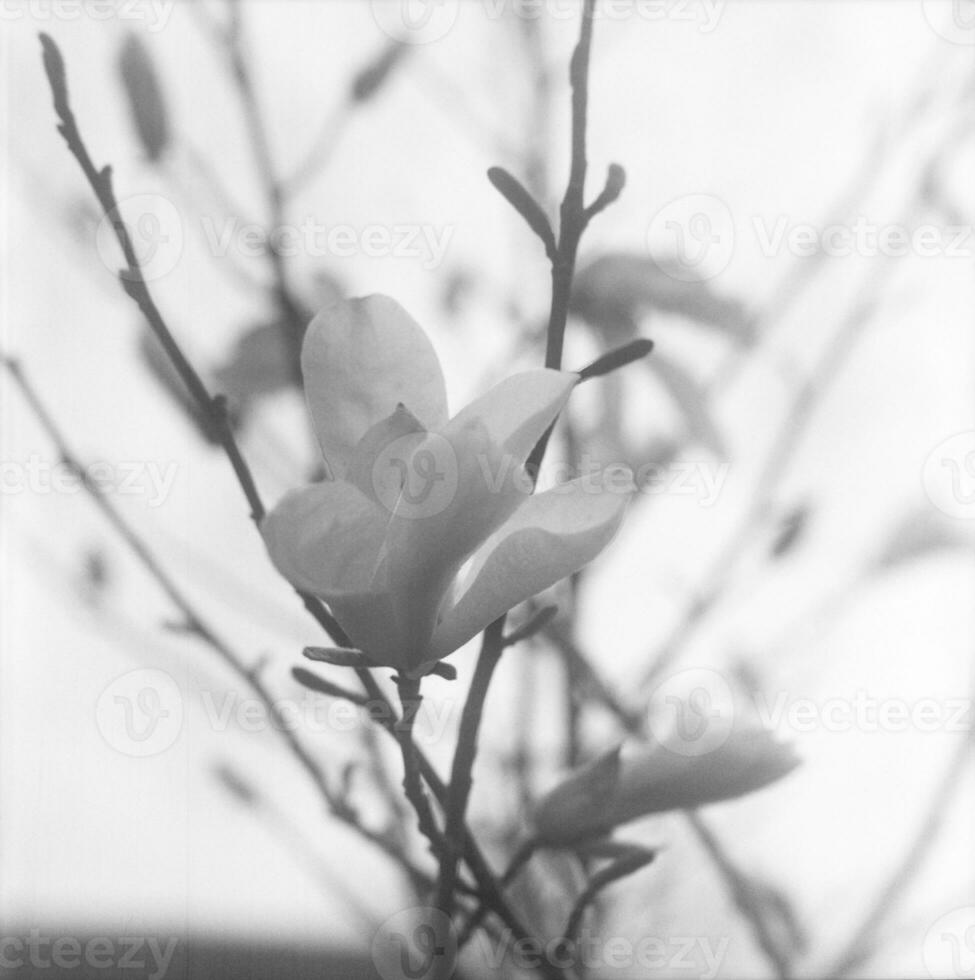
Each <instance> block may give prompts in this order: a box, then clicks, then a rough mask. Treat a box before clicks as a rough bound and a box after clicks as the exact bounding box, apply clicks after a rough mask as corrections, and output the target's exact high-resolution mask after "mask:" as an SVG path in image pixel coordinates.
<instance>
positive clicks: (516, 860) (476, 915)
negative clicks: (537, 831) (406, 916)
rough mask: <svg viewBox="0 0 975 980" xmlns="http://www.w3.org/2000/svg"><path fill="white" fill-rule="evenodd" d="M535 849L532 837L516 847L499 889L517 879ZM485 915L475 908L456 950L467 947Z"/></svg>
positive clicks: (483, 911) (463, 929)
mask: <svg viewBox="0 0 975 980" xmlns="http://www.w3.org/2000/svg"><path fill="white" fill-rule="evenodd" d="M537 849H538V844H537V842H536V841H535V839H534V838H533V837H530V838H528V840H526V841H524V842H523V843H522V844H521V845H520V846H519V847H518V850H516V851H515V853H514V856H513V857H512V858H511V860H510V861H509V862H508V867H507V868H506V869H505V871H504V874H503V875H502V876H501V878H500V880H499V881H498V884H499V885H500V886H501V888H507V887H508V886H509V885H510V884H511V883H512V882H513V881H514V880H515V878H517V877H518V875H519V873H520V872H521V869H522V868H523V867H524V866H525V865H526V864H527V863H528V862H529V861H530V860H531V858H532V856H533V855H534V854H535V851H536V850H537ZM486 914H487V910H486V909H485V908H484V906H483V905H482V906H480V907H479V908H476V909H475V910H474V911H473V913H472V914H471V915H470V916H469V917H468V919H467V922H465V923H464V927H463V928H462V929H461V930H460V934H459V936H458V937H457V947H458V949H463V948H464V946H466V945H467V943H468V942H469V941H470V939H471V937H472V936H473V935H474V933H475V932H476V931H477V929H478V928H479V927H480V925H481V923H482V922H483V921H484V916H485V915H486Z"/></svg>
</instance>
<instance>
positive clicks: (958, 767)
mask: <svg viewBox="0 0 975 980" xmlns="http://www.w3.org/2000/svg"><path fill="white" fill-rule="evenodd" d="M971 762H972V738H971V734H970V733H966V734H965V736H964V737H963V738H962V739H961V740H960V741H959V743H958V745H957V746H956V748H955V751H954V752H953V753H952V756H951V759H950V760H949V762H948V766H947V768H946V769H945V772H944V775H943V776H942V777H941V781H940V782H939V783H938V786H937V788H936V789H935V791H934V793H933V794H932V796H931V799H930V802H929V803H928V806H927V810H926V812H925V814H924V818H923V819H922V820H921V824H920V826H919V827H918V829H917V833H916V834H915V836H914V839H913V841H912V842H911V844H910V846H909V847H908V848H907V851H906V853H905V854H904V857H903V858H902V859H901V862H900V864H899V865H898V867H897V868H896V869H895V870H894V873H893V874H892V875H891V876H890V878H889V879H888V880H887V882H886V883H885V884H884V886H883V887H882V888H881V889H880V891H879V893H878V894H877V897H876V898H875V899H874V901H873V904H872V906H871V907H870V911H869V912H868V913H867V915H866V917H865V918H864V919H863V921H862V922H861V923H860V925H859V926H858V927H857V929H856V931H855V932H854V933H853V936H852V938H851V939H849V940H848V941H847V943H846V944H845V945H844V947H843V950H842V952H840V954H839V955H838V956H837V957H836V959H835V961H834V962H833V965H832V966H830V967H828V968H827V969H826V970H825V971H824V972H823V976H828V977H843V976H846V975H847V974H849V973H851V972H852V971H853V970H856V969H857V968H859V967H860V966H861V965H862V964H863V962H864V960H866V959H867V957H869V956H870V954H871V952H872V951H873V944H874V941H875V937H876V935H877V932H878V931H879V929H880V927H881V925H883V922H884V920H885V919H886V918H887V917H888V916H889V915H890V913H891V911H892V910H893V908H895V907H896V905H897V901H898V899H900V898H901V896H902V895H903V894H904V892H905V891H906V889H907V886H908V884H910V881H911V879H912V878H914V876H915V875H916V874H917V873H918V872H919V871H920V870H921V868H922V867H923V866H924V861H925V859H926V858H927V856H928V852H929V851H930V850H931V847H932V846H933V845H934V842H935V841H936V840H937V839H938V831H939V830H940V829H941V824H942V823H943V822H944V817H945V814H946V813H947V811H948V803H949V801H950V799H951V797H952V796H953V795H954V794H955V793H956V792H957V791H958V789H959V788H960V787H961V776H962V774H963V773H964V771H965V767H966V766H969V765H971Z"/></svg>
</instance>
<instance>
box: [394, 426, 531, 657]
mask: <svg viewBox="0 0 975 980" xmlns="http://www.w3.org/2000/svg"><path fill="white" fill-rule="evenodd" d="M405 476H406V483H405V485H404V487H403V491H402V494H401V496H400V499H399V500H398V501H397V504H396V508H395V511H394V513H393V515H392V517H391V521H390V525H389V532H388V534H387V551H386V566H385V572H386V585H387V587H388V589H389V591H390V593H391V595H392V599H393V604H394V607H395V608H396V610H397V614H398V616H399V618H400V622H401V623H402V624H403V627H404V636H405V638H406V639H407V642H408V645H409V647H410V649H411V651H412V652H411V656H414V655H415V657H416V658H418V659H417V660H416V664H420V663H423V662H425V661H426V660H429V659H430V639H431V636H432V633H433V629H434V625H435V624H436V619H437V612H438V610H439V608H440V606H441V604H442V602H443V599H444V597H445V595H446V594H447V592H448V590H449V589H450V586H451V585H452V583H453V580H454V577H455V576H456V574H457V572H458V570H459V569H460V567H461V565H463V563H464V562H465V561H466V560H467V559H468V558H469V557H470V556H471V555H472V554H473V553H474V551H475V550H476V549H477V548H478V547H479V546H480V545H482V544H483V543H484V541H486V540H487V539H488V538H489V537H490V536H491V534H492V533H493V532H494V531H495V530H496V529H497V528H498V527H500V526H501V525H502V524H503V523H504V522H505V521H506V520H507V519H508V517H510V515H511V514H512V513H513V512H514V511H515V510H516V508H517V507H518V506H519V504H521V503H522V502H523V501H525V500H526V499H528V496H527V495H528V492H529V490H530V484H529V482H528V480H527V478H526V477H525V473H524V470H523V469H522V468H521V467H520V466H519V467H512V466H511V463H510V459H508V458H507V454H506V453H504V452H503V451H502V450H501V448H500V447H499V446H498V445H497V444H496V443H495V442H494V441H493V440H492V439H491V437H490V435H489V434H488V432H487V430H486V429H485V427H484V424H483V423H482V422H481V421H480V420H479V419H476V418H475V419H469V420H466V421H464V420H460V417H459V416H458V418H457V419H453V420H451V422H450V423H448V425H447V426H446V427H445V428H444V429H443V430H442V431H441V432H439V433H433V432H432V433H429V434H428V435H427V437H426V438H425V439H424V440H423V442H422V443H420V445H419V446H418V447H417V449H416V451H415V452H414V454H413V455H412V457H411V458H410V460H409V462H408V464H407V466H406V468H405Z"/></svg>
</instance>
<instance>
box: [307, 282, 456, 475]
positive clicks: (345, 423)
mask: <svg viewBox="0 0 975 980" xmlns="http://www.w3.org/2000/svg"><path fill="white" fill-rule="evenodd" d="M301 372H302V375H303V377H304V381H305V397H306V399H307V402H308V409H309V411H310V412H311V418H312V424H313V425H314V428H315V433H316V435H317V436H318V441H319V443H320V445H321V447H322V453H323V454H324V456H325V461H326V462H327V463H328V465H329V468H330V471H331V473H332V475H333V476H336V477H341V476H344V475H345V472H346V468H347V466H348V462H349V459H350V457H351V455H352V450H353V448H354V447H355V446H356V445H357V444H358V442H359V441H360V440H361V439H362V437H363V436H364V435H365V434H366V432H368V431H369V429H370V428H371V427H372V426H374V425H375V424H376V423H377V422H380V421H381V420H382V419H385V418H387V417H388V416H389V415H390V414H391V413H392V412H394V411H395V409H396V406H397V405H398V404H403V405H405V406H406V407H407V408H408V409H409V410H410V412H412V413H413V414H414V415H415V416H416V417H417V418H418V419H419V420H420V422H421V423H422V424H423V425H424V427H426V428H428V429H429V428H434V427H438V426H441V425H443V423H444V422H445V421H446V418H447V396H446V393H445V390H444V381H443V373H442V372H441V370H440V362H439V361H438V360H437V355H436V353H435V352H434V350H433V346H432V345H431V343H430V341H429V339H428V338H427V335H426V334H425V333H424V332H423V330H422V329H421V328H420V327H419V325H418V324H417V323H416V321H415V320H413V318H412V317H411V316H410V315H409V314H408V313H407V312H406V311H405V310H404V309H403V307H401V306H400V305H399V303H397V302H396V301H395V300H392V299H390V298H389V297H388V296H367V297H365V298H364V299H351V300H343V301H342V302H340V303H336V304H335V305H334V306H330V307H327V308H326V309H324V310H322V311H321V312H320V313H319V314H318V315H317V316H316V317H315V319H314V320H312V322H311V324H310V325H309V327H308V331H307V333H306V334H305V340H304V345H303V347H302V351H301Z"/></svg>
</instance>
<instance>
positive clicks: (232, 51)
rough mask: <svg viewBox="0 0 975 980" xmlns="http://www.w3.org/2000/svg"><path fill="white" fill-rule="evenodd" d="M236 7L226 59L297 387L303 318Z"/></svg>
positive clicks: (235, 5)
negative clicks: (280, 243)
mask: <svg viewBox="0 0 975 980" xmlns="http://www.w3.org/2000/svg"><path fill="white" fill-rule="evenodd" d="M240 3H241V0H227V4H228V15H229V16H228V26H227V30H226V35H225V36H226V48H227V57H228V60H229V62H230V70H231V75H232V76H233V80H234V83H235V85H236V87H237V92H238V94H239V96H240V103H241V107H242V108H243V111H244V120H245V122H246V124H247V133H248V136H249V138H250V143H251V149H252V150H253V153H254V161H255V163H256V165H257V172H258V175H259V177H260V180H261V183H262V185H263V187H264V195H265V197H266V199H267V205H268V223H269V227H270V231H271V237H270V238H269V240H268V244H267V256H268V262H269V263H270V266H271V271H272V273H273V275H274V295H275V299H276V301H277V304H278V308H279V309H280V310H281V313H282V315H283V318H284V319H283V325H284V328H285V335H286V336H285V340H286V341H287V343H288V349H289V351H290V352H291V366H292V374H293V375H294V379H295V383H296V384H297V385H298V386H299V387H300V385H301V342H302V339H303V336H304V332H305V326H306V318H305V316H304V314H303V313H302V311H301V309H300V307H299V304H298V303H297V302H296V300H295V299H294V297H293V295H292V292H291V287H290V284H289V281H288V270H287V267H286V266H285V262H284V257H283V256H282V255H281V252H280V251H279V249H278V248H277V247H276V245H275V235H276V234H277V233H278V232H280V230H281V228H282V227H283V226H284V217H285V214H284V211H285V192H284V188H283V187H282V184H281V182H280V181H279V179H278V176H277V171H276V168H275V165H274V158H273V155H272V153H271V144H270V141H269V139H268V135H267V127H266V126H265V124H264V116H263V114H262V113H261V107H260V103H259V102H258V98H257V92H256V91H255V88H254V81H253V78H252V77H251V72H250V67H249V66H248V63H247V58H246V56H245V54H244V49H243V42H242V35H243V24H242V18H241V12H240V10H241V8H240Z"/></svg>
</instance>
